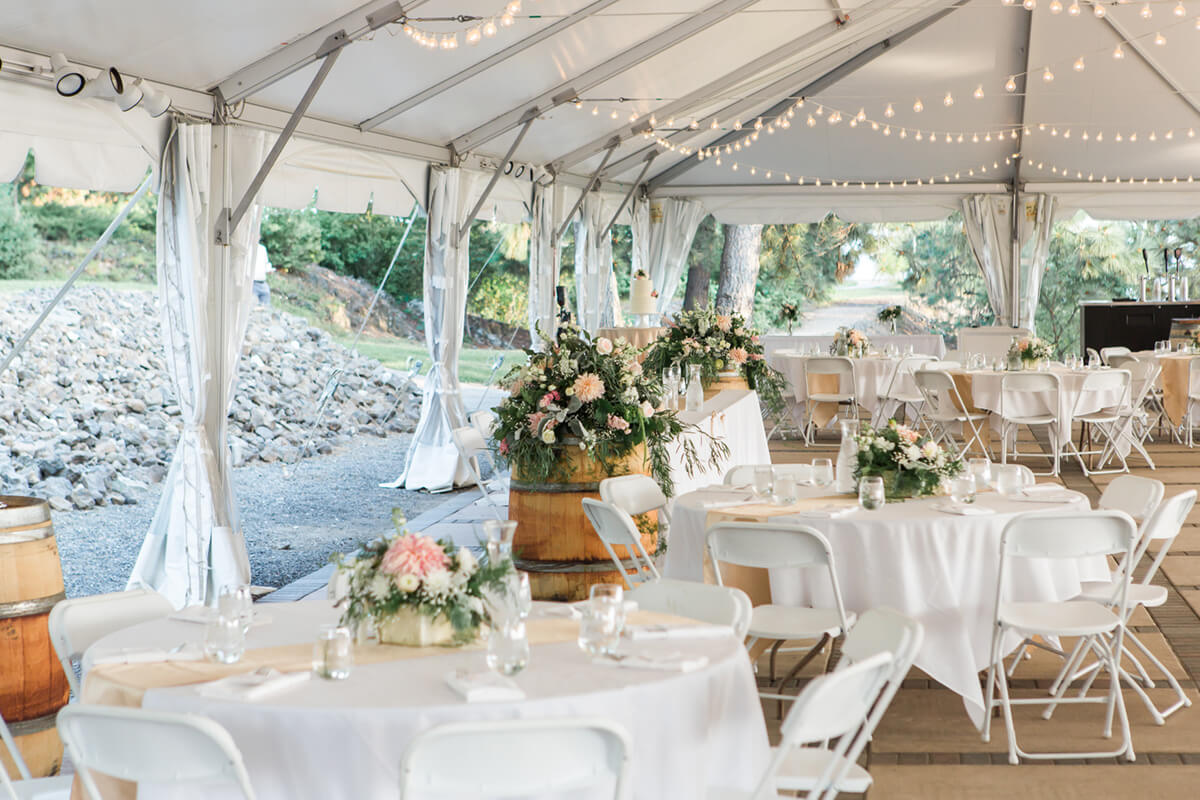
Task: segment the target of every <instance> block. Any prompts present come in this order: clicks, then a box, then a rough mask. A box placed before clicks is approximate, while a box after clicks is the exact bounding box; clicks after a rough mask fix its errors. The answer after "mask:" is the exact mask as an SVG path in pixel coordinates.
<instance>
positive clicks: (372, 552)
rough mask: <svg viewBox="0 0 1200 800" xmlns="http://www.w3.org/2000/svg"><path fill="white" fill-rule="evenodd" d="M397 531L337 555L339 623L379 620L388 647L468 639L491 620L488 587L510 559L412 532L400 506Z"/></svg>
mask: <svg viewBox="0 0 1200 800" xmlns="http://www.w3.org/2000/svg"><path fill="white" fill-rule="evenodd" d="M392 522H393V524H394V525H395V527H396V532H395V533H394V534H392V535H391V536H386V537H383V538H380V539H376V540H374V541H372V542H369V543H367V544H365V545H363V546H362V547H361V548H360V549H359V550H358V552H356V553H353V554H350V555H346V554H338V555H335V556H333V558H332V559H331V560H332V561H333V562H334V564H335V565H336V567H337V568H336V572H335V574H334V578H333V580H332V581H331V591H332V593H333V595H334V605H335V606H336V607H338V608H341V609H342V619H341V624H343V625H346V626H348V627H350V628H351V630H361V628H362V624H363V623H365V622H367V621H368V620H370V621H373V622H374V624H375V627H376V630H377V631H378V632H379V640H380V641H381V642H383V643H386V644H406V645H416V646H425V645H431V644H463V643H465V642H469V641H472V640H474V639H475V638H476V636H477V635H478V632H479V626H480V625H481V624H482V623H483V622H484V621H485V620H486V616H487V615H486V613H485V610H484V604H483V592H484V591H485V590H486V589H488V588H491V587H493V586H498V585H499V584H500V580H501V578H503V577H504V575H506V574H507V573H508V571H509V570H511V569H512V562H510V561H504V562H501V563H498V564H490V563H484V564H480V563H479V561H478V560H477V559H476V558H475V556H474V554H472V553H471V551H470V550H469V549H467V548H466V547H457V548H456V547H455V546H454V545H452V544H450V543H449V542H447V541H445V540H436V541H435V540H434V539H433V538H432V537H429V536H422V535H420V534H417V533H412V532H410V531H409V530H408V529H407V527H406V521H405V519H404V515H403V513H402V512H401V511H400V509H398V508H397V509H393V510H392Z"/></svg>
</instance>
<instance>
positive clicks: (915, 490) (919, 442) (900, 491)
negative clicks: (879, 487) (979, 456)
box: [854, 420, 963, 500]
mask: <svg viewBox="0 0 1200 800" xmlns="http://www.w3.org/2000/svg"><path fill="white" fill-rule="evenodd" d="M854 441H855V444H856V445H857V446H858V463H857V466H856V468H855V470H854V475H855V477H856V478H862V477H867V476H873V475H878V476H880V477H882V478H883V484H884V491H885V493H886V496H887V498H888V499H889V500H894V499H899V498H903V497H919V496H923V495H929V494H933V493H934V492H936V491H937V489H938V487H939V486H940V485H941V482H942V479H943V478H952V477H954V476H955V475H957V474H958V473H960V472H962V469H963V463H962V459H961V458H959V457H958V456H956V455H954V454H952V453H950V452H949V451H947V450H946V449H945V448H944V447H942V446H941V445H939V444H938V443H937V442H935V441H934V440H932V439H930V438H929V437H927V436H922V435H921V434H920V433H918V432H917V431H915V430H913V429H912V428H910V427H908V426H907V425H898V424H897V423H896V420H890V421H889V422H888V424H887V425H886V426H884V427H882V428H874V429H872V428H870V427H864V428H863V429H862V430H861V431H860V432H859V434H858V436H856V437H855V439H854Z"/></svg>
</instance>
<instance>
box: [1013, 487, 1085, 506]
mask: <svg viewBox="0 0 1200 800" xmlns="http://www.w3.org/2000/svg"><path fill="white" fill-rule="evenodd" d="M1008 499H1009V500H1013V501H1016V502H1018V503H1069V502H1071V501H1072V500H1074V499H1075V495H1074V494H1073V493H1071V492H1069V491H1067V490H1066V489H1063V488H1062V487H1060V486H1055V487H1051V486H1030V487H1029V488H1028V489H1022V490H1021V491H1020V492H1019V493H1017V494H1015V495H1013V496H1012V497H1009V498H1008Z"/></svg>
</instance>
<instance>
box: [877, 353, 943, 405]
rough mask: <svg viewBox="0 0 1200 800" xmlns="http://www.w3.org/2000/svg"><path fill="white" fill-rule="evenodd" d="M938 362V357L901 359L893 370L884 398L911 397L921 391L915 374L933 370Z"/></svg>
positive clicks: (907, 357) (906, 357) (908, 357)
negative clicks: (920, 371) (923, 370)
mask: <svg viewBox="0 0 1200 800" xmlns="http://www.w3.org/2000/svg"><path fill="white" fill-rule="evenodd" d="M937 360H938V359H937V356H905V357H904V358H902V359H900V361H899V362H897V364H896V367H895V369H893V370H892V375H891V378H890V379H889V380H888V383H887V389H886V390H885V391H884V393H883V396H884V397H893V396H895V395H911V394H912V393H913V392H917V391H919V389H918V388H917V385H916V382H915V380H914V379H913V373H914V372H916V371H917V370H922V369H932V368H933V367H932V365H933V364H936V363H937Z"/></svg>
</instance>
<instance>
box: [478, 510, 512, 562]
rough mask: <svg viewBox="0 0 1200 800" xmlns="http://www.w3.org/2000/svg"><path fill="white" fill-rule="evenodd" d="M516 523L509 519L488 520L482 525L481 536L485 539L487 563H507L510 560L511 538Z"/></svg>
mask: <svg viewBox="0 0 1200 800" xmlns="http://www.w3.org/2000/svg"><path fill="white" fill-rule="evenodd" d="M516 533H517V523H516V522H515V521H514V520H510V519H504V520H500V519H489V520H485V521H484V523H483V534H484V536H486V537H487V554H488V563H491V564H495V563H496V562H498V561H507V560H508V559H510V558H512V543H513V536H515V535H516Z"/></svg>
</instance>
